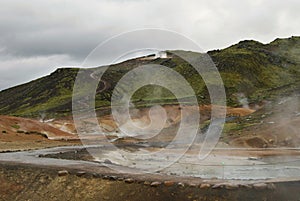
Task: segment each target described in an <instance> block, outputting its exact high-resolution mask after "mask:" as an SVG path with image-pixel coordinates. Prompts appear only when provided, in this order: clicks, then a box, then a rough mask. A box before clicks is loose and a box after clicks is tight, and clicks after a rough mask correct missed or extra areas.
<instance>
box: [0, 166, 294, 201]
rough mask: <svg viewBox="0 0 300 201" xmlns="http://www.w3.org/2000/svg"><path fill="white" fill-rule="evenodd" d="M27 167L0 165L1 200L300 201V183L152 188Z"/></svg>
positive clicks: (163, 185)
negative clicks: (227, 186)
mask: <svg viewBox="0 0 300 201" xmlns="http://www.w3.org/2000/svg"><path fill="white" fill-rule="evenodd" d="M58 171H59V169H55V168H45V167H44V168H41V167H34V166H26V165H13V164H6V165H4V164H0V173H1V174H0V194H1V197H0V200H3V201H4V200H5V201H7V200H32V201H35V200H113V201H119V200H122V201H123V200H124V201H126V200H128V201H135V200H137V201H140V200H144V201H148V200H149V201H150V200H151V201H152V200H158V201H159V200H167V201H168V200H178V201H179V200H180V201H184V200H220V201H221V200H245V201H247V200H249V201H250V200H251V201H252V200H272V201H276V200H291V201H293V200H299V197H300V192H299V187H300V183H299V182H279V183H276V184H275V185H271V186H270V187H267V188H264V187H260V186H259V185H258V186H257V187H252V186H248V185H244V186H241V187H239V188H232V189H230V188H228V189H226V188H225V187H222V186H216V187H215V188H212V187H207V186H205V185H202V187H200V186H201V185H186V184H178V183H173V182H166V183H161V184H157V185H156V184H155V185H154V184H153V183H152V184H151V182H144V181H138V180H134V181H131V180H128V179H127V180H126V179H124V178H122V177H119V178H115V177H106V176H104V175H99V174H90V173H85V174H84V173H82V172H76V171H69V173H67V174H62V173H60V175H59V174H58Z"/></svg>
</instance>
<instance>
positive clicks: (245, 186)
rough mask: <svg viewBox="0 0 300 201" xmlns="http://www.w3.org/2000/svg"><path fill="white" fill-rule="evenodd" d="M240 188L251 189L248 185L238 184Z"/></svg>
mask: <svg viewBox="0 0 300 201" xmlns="http://www.w3.org/2000/svg"><path fill="white" fill-rule="evenodd" d="M240 187H243V188H247V189H251V188H252V186H250V185H248V184H240Z"/></svg>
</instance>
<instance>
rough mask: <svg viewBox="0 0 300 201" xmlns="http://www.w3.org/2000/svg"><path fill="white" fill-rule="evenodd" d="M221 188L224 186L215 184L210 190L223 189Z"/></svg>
mask: <svg viewBox="0 0 300 201" xmlns="http://www.w3.org/2000/svg"><path fill="white" fill-rule="evenodd" d="M223 187H224V184H215V185H213V186H212V187H211V188H212V189H217V188H223Z"/></svg>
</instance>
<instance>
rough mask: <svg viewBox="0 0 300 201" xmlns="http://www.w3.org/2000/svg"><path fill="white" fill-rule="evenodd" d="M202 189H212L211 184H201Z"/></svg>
mask: <svg viewBox="0 0 300 201" xmlns="http://www.w3.org/2000/svg"><path fill="white" fill-rule="evenodd" d="M200 188H201V189H205V188H210V184H201V185H200Z"/></svg>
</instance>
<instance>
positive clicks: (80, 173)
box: [76, 171, 85, 177]
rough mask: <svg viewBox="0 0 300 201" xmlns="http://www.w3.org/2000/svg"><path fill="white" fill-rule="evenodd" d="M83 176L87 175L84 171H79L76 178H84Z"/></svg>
mask: <svg viewBox="0 0 300 201" xmlns="http://www.w3.org/2000/svg"><path fill="white" fill-rule="evenodd" d="M83 175H85V172H84V171H79V172H77V173H76V176H78V177H82V176H83Z"/></svg>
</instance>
